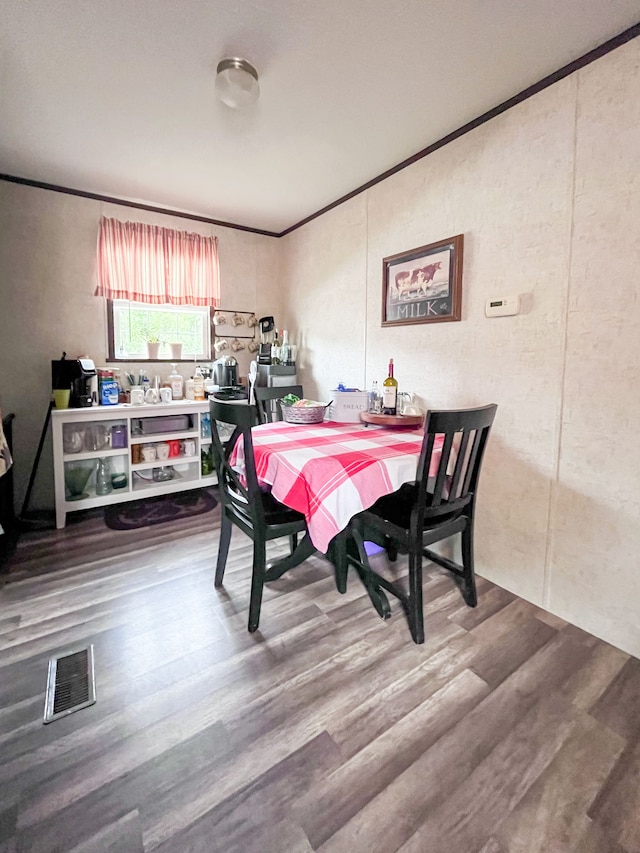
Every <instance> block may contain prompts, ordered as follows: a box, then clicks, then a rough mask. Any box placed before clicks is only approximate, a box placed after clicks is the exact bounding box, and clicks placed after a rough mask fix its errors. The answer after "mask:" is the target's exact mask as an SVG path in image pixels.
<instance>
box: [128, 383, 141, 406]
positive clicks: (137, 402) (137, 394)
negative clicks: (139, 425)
mask: <svg viewBox="0 0 640 853" xmlns="http://www.w3.org/2000/svg"><path fill="white" fill-rule="evenodd" d="M129 398H130V400H131V405H132V406H141V405H142V404H143V403H144V388H143V387H142V385H135V386H134V387H133V388H132V389H131V393H130V395H129Z"/></svg>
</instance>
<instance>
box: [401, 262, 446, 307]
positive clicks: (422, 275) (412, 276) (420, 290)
mask: <svg viewBox="0 0 640 853" xmlns="http://www.w3.org/2000/svg"><path fill="white" fill-rule="evenodd" d="M441 266H442V262H441V261H436V263H434V264H427V266H426V267H418V269H415V270H409V271H408V272H399V273H396V277H395V282H394V285H395V294H394V295H395V298H396V299H412V298H413V299H415V298H416V297H420V296H426V295H427V290H428V289H429V285H430V284H431V282H432V281H433V278H434V276H435V274H436V273H437V272H438V270H439V269H440V267H441Z"/></svg>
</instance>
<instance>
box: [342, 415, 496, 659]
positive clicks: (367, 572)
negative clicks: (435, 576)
mask: <svg viewBox="0 0 640 853" xmlns="http://www.w3.org/2000/svg"><path fill="white" fill-rule="evenodd" d="M496 409H497V406H495V405H489V406H484V407H482V408H478V409H467V410H462V411H438V412H429V413H428V415H427V420H426V424H425V433H424V440H423V443H422V449H421V452H420V458H419V461H418V468H417V473H416V479H415V481H414V482H411V483H405V484H404V485H403V486H401V488H400V489H399V490H398V491H397V492H394V493H393V494H391V495H385V496H384V497H382V498H380V499H379V500H378V501H377V502H376V503H375V504H374V505H373V506H372V507H371V508H370V509H368V510H365V511H364V512H361V513H359V514H358V515H356V516H354V518H353V519H352V520H351V523H350V533H351V535H352V537H353V542H355V548H354V547H353V544H351V547H349V548H348V553H347V554H346V559H345V560H344V561H341V565H340V566H339V567H338V570H339V572H340V573H341V575H342V576H341V577H339V578H338V584H339V588H342V589H344V588H345V587H346V572H347V570H348V566H349V565H352V566H354V567H355V568H356V569H357V571H358V573H359V575H360V577H361V579H362V581H363V583H364V584H365V586H366V588H367V591H368V593H369V595H370V597H371V600H372V601H373V603H374V606H375V607H376V610H377V611H378V613H379V614H380V615H381V616H382V617H383V618H384V619H386V618H388V617H389V616H390V615H391V610H390V607H389V601H388V599H387V597H386V595H385V594H384V591H383V590H387V592H390V593H392V595H394V596H396V597H397V598H399V599H400V601H401V602H402V605H403V607H404V609H405V611H406V613H407V617H408V620H409V628H410V630H411V636H412V637H413V640H414V642H416V643H423V642H424V624H423V614H422V558H423V557H426V558H427V559H428V560H431V561H432V562H434V563H437V564H438V565H439V566H443V567H444V568H445V569H448V570H449V571H450V572H452V573H453V574H454V575H455V577H456V582H457V583H458V585H459V586H460V589H461V592H462V596H463V598H464V600H465V601H466V603H467V604H468V605H469V606H470V607H475V606H476V604H477V593H476V584H475V575H474V567H473V522H474V512H475V505H476V493H477V488H478V479H479V477H480V466H481V464H482V457H483V454H484V450H485V447H486V444H487V438H488V437H489V431H490V429H491V425H492V423H493V419H494V417H495V413H496ZM437 435H442V436H444V444H443V447H442V455H441V458H440V463H439V465H438V470H437V473H436V475H435V476H434V477H430V476H429V471H430V466H431V457H432V454H433V449H434V442H435V438H436V436H437ZM454 533H460V534H462V543H461V544H462V565H459V564H458V563H455V562H453V561H452V560H449V559H447V558H446V557H442V556H440V555H439V554H436V553H435V552H433V551H431V550H430V549H429V548H428V547H427V546H429V545H433V544H434V543H435V542H439V541H440V540H442V539H446V538H447V537H449V536H452V535H453V534H454ZM365 541H373V542H376V543H377V544H379V545H383V546H384V547H385V548H386V549H387V554H388V556H389V558H390V559H391V560H394V559H395V557H396V556H397V554H398V552H400V553H403V554H408V555H409V580H408V590H407V589H406V588H405V587H404V585H402V584H401V583H400V582H399V581H393V582H392V581H389V580H387V579H386V578H384V577H382V575H380V574H378V573H377V572H375V571H374V570H373V569H372V568H371V565H370V562H369V558H368V556H367V553H366V550H365V545H364V543H365Z"/></svg>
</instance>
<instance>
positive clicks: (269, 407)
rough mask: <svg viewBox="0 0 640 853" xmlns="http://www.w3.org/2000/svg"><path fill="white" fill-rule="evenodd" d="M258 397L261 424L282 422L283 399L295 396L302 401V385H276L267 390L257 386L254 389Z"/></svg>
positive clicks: (257, 403) (257, 405)
mask: <svg viewBox="0 0 640 853" xmlns="http://www.w3.org/2000/svg"><path fill="white" fill-rule="evenodd" d="M253 390H254V394H255V397H256V407H257V409H258V417H259V419H260V423H263V424H270V423H273V422H274V421H281V420H282V403H281V400H282V398H283V397H286V396H287V394H295V395H296V397H300V398H301V399H302V396H303V394H302V385H275V386H270V387H268V388H265V387H263V386H257V387H256V388H254V389H253Z"/></svg>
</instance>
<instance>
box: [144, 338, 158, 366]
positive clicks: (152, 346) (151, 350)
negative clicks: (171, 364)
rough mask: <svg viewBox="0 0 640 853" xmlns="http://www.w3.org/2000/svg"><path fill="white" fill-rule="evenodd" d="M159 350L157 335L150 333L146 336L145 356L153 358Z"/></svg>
mask: <svg viewBox="0 0 640 853" xmlns="http://www.w3.org/2000/svg"><path fill="white" fill-rule="evenodd" d="M159 352H160V338H159V337H158V336H157V335H150V336H149V337H148V338H147V358H150V359H152V360H155V359H157V358H158V354H159Z"/></svg>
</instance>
